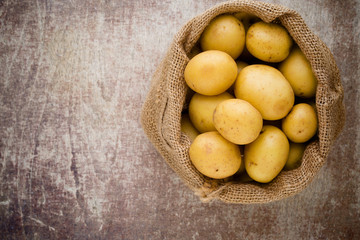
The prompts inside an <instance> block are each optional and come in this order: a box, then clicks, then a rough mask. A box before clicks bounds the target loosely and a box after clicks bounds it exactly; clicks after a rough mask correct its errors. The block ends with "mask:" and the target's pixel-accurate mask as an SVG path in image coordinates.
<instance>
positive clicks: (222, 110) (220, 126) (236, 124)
mask: <svg viewBox="0 0 360 240" xmlns="http://www.w3.org/2000/svg"><path fill="white" fill-rule="evenodd" d="M262 123H263V120H262V117H261V114H260V112H259V111H258V110H257V109H256V108H254V107H253V106H252V105H251V104H250V103H248V102H247V101H244V100H241V99H229V100H225V101H223V102H221V103H220V104H219V105H218V106H217V107H216V108H215V111H214V125H215V128H216V130H217V131H218V132H219V133H220V134H221V135H222V136H223V137H224V138H226V139H227V140H229V141H230V142H233V143H235V144H248V143H250V142H252V141H254V140H255V139H256V138H257V137H258V136H259V133H260V131H261V128H262Z"/></svg>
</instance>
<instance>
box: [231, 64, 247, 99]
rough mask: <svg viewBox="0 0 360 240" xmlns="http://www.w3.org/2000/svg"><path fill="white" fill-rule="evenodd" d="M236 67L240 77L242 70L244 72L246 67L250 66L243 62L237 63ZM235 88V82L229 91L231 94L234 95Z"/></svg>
mask: <svg viewBox="0 0 360 240" xmlns="http://www.w3.org/2000/svg"><path fill="white" fill-rule="evenodd" d="M236 66H237V69H238V76H239V73H240V72H241V70H243V69H244V68H245V67H247V66H249V64H247V63H246V62H243V61H236ZM234 86H235V82H234V83H233V84H232V85H231V87H230V88H229V89H228V90H227V91H228V92H229V93H234Z"/></svg>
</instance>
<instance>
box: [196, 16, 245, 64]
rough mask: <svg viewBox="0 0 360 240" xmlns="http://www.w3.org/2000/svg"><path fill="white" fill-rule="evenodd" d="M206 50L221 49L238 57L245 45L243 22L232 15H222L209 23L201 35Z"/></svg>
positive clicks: (201, 43)
mask: <svg viewBox="0 0 360 240" xmlns="http://www.w3.org/2000/svg"><path fill="white" fill-rule="evenodd" d="M200 45H201V48H202V49H203V50H204V51H207V50H219V51H223V52H226V53H228V54H229V55H230V56H231V57H232V58H233V59H236V58H237V57H239V56H240V54H241V53H242V51H243V49H244V46H245V29H244V26H243V24H242V23H241V22H240V21H239V20H238V19H237V18H236V17H234V16H232V15H220V16H218V17H216V18H214V19H213V20H211V22H210V23H209V25H208V26H207V27H206V28H205V30H204V32H203V33H202V34H201V37H200Z"/></svg>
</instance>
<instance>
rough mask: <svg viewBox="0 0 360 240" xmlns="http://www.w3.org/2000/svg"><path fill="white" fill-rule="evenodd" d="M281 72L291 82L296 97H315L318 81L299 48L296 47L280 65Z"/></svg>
mask: <svg viewBox="0 0 360 240" xmlns="http://www.w3.org/2000/svg"><path fill="white" fill-rule="evenodd" d="M279 70H280V72H282V74H283V75H284V76H285V78H286V79H287V80H288V81H289V83H290V85H291V87H292V88H293V90H294V93H295V95H296V96H298V97H302V98H311V97H313V96H315V93H316V87H317V79H316V77H315V75H314V73H313V72H312V68H311V65H310V63H309V61H308V60H307V59H306V57H305V55H304V53H303V52H302V51H301V50H300V48H299V47H294V49H293V50H292V51H291V53H290V55H289V56H288V57H287V58H286V59H285V60H284V61H283V62H282V63H281V64H280V65H279Z"/></svg>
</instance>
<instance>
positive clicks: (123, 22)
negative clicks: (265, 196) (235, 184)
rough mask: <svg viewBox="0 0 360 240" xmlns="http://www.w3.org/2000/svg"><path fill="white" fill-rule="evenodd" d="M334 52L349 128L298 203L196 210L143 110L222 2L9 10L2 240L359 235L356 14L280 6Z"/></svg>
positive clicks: (31, 5)
mask: <svg viewBox="0 0 360 240" xmlns="http://www.w3.org/2000/svg"><path fill="white" fill-rule="evenodd" d="M266 2H273V3H280V4H283V5H285V6H288V7H290V8H292V9H294V10H296V11H298V12H299V13H300V14H301V15H302V16H303V18H304V19H305V21H306V22H307V24H308V25H309V27H310V28H311V29H312V30H313V31H314V32H315V33H316V34H317V35H318V36H319V37H320V38H321V39H322V40H323V41H324V42H325V43H326V44H327V45H328V47H329V48H330V49H331V51H332V52H333V54H334V56H335V59H336V61H337V63H338V66H339V68H340V71H341V75H342V83H343V86H344V90H345V98H344V102H345V104H346V113H347V115H346V119H347V120H346V125H345V128H344V130H343V132H342V134H341V136H340V137H339V138H338V139H337V141H336V143H335V144H334V147H333V148H332V151H331V153H330V154H329V157H328V160H327V163H326V164H325V165H324V167H323V168H322V170H321V171H320V173H319V174H318V176H317V177H316V178H315V180H314V181H313V182H312V183H311V184H310V186H309V187H308V188H307V189H305V190H304V191H303V192H301V193H300V194H298V195H296V196H294V197H291V198H288V199H285V200H282V201H278V202H273V203H269V204H262V205H230V204H224V203H221V202H217V201H215V202H211V203H208V204H204V203H201V202H200V201H199V199H198V198H197V197H196V196H195V195H194V194H193V192H192V191H190V190H189V189H188V188H187V187H186V186H185V185H184V184H183V183H182V182H181V180H180V179H179V177H178V176H177V175H176V174H175V173H174V172H173V171H172V170H171V169H170V168H169V167H168V166H167V165H166V163H165V162H164V161H163V160H162V159H161V157H160V155H159V154H158V153H157V152H156V151H155V149H154V148H153V146H152V145H151V144H150V142H149V141H148V139H147V138H146V136H145V135H144V133H143V131H142V129H141V126H140V123H139V114H140V110H141V106H142V103H143V101H144V100H145V96H146V94H147V91H148V89H149V81H150V78H151V75H152V74H153V73H154V71H155V68H156V66H157V64H159V62H160V60H161V58H162V57H163V56H164V54H165V52H166V50H167V48H168V47H169V44H170V43H171V41H172V38H173V36H174V34H175V33H176V32H177V31H178V30H179V29H180V28H181V27H182V26H183V25H184V24H185V23H186V22H187V21H188V20H190V19H191V18H193V17H195V16H196V15H197V14H199V13H201V12H203V11H205V10H206V9H208V8H210V7H212V6H214V5H215V4H217V3H220V1H215V0H196V1H195V0H186V1H171V0H165V1H155V0H136V1H130V0H129V1H126V0H120V1H115V0H108V1H105V0H104V1H75V0H72V1H70V0H69V1H54V0H38V1H29V0H26V1H14V0H9V1H8V0H3V1H0V64H1V65H0V239H360V232H359V229H360V220H359V218H360V200H359V199H360V187H359V183H360V173H359V172H360V160H359V159H360V154H359V153H360V150H359V144H360V137H359V127H360V124H359V119H360V118H359V98H360V97H359V85H360V84H359V77H360V74H359V67H358V63H359V61H360V57H359V49H360V45H359V33H360V31H359V29H360V23H359V18H360V14H359V9H360V2H359V1H354V0H347V1H335V0H334V1H332V0H325V1H324V0H312V1H309V0H306V1H300V0H299V1H290V0H273V1H270V0H269V1H266Z"/></svg>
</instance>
